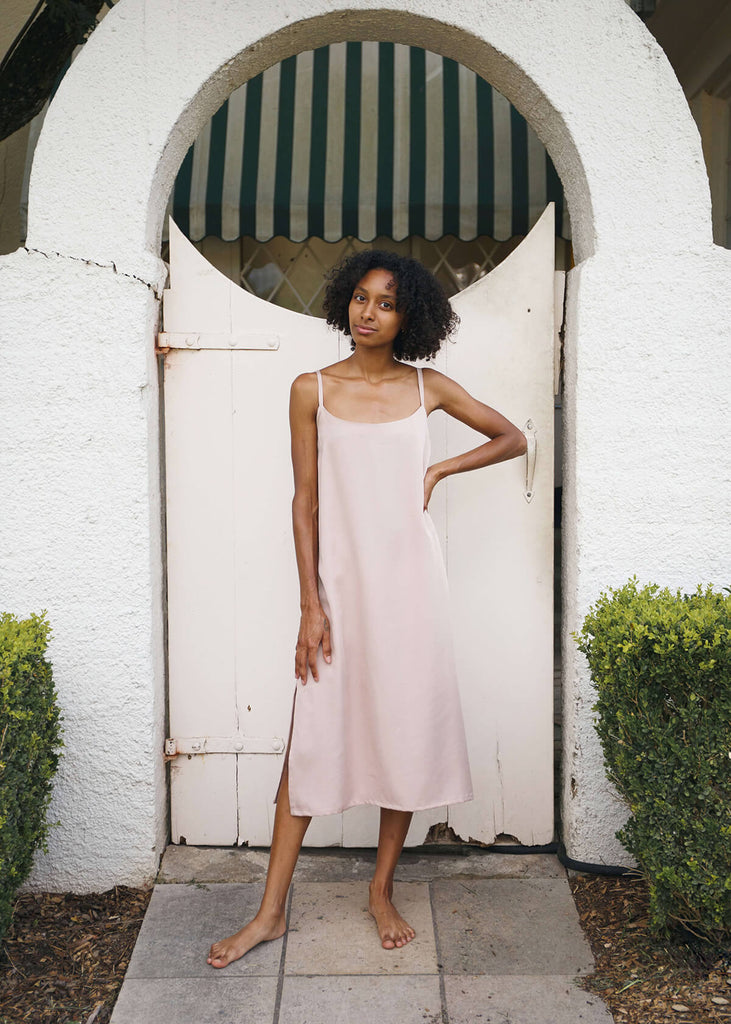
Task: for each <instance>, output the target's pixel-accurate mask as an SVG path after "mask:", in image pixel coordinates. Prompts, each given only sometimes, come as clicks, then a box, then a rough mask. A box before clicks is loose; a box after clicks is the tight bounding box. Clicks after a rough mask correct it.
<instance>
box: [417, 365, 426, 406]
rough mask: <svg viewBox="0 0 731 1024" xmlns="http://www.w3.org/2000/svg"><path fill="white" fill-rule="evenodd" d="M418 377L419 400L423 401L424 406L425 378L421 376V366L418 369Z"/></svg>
mask: <svg viewBox="0 0 731 1024" xmlns="http://www.w3.org/2000/svg"><path fill="white" fill-rule="evenodd" d="M416 376H417V377H418V379H419V400H420V401H421V404H422V405H423V404H424V379H423V377H422V375H421V367H420V366H417V367H416Z"/></svg>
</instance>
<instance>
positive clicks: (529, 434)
mask: <svg viewBox="0 0 731 1024" xmlns="http://www.w3.org/2000/svg"><path fill="white" fill-rule="evenodd" d="M523 433H524V434H525V439H526V441H527V443H528V447H527V448H526V451H525V490H524V491H523V497H524V498H525V500H526V501H528V502H530V500H531V498H532V497H533V477H534V476H535V472H536V455H537V453H538V438H537V431H536V428H535V424H534V423H533V420H528V422H527V423H526V425H525V426H524V427H523Z"/></svg>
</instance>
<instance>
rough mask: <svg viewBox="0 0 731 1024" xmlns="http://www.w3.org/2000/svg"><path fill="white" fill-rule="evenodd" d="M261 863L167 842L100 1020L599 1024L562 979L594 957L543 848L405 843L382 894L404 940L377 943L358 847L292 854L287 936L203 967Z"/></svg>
mask: <svg viewBox="0 0 731 1024" xmlns="http://www.w3.org/2000/svg"><path fill="white" fill-rule="evenodd" d="M266 860H267V856H266V853H262V852H261V851H256V850H253V851H247V850H200V849H199V850H196V849H194V848H191V847H171V848H170V850H169V851H168V852H167V853H166V855H165V858H164V860H163V866H162V869H161V875H160V877H161V880H162V882H161V884H158V885H156V887H155V891H154V893H153V895H152V899H151V901H150V905H149V908H148V911H147V914H146V916H145V921H144V923H143V926H142V929H141V931H140V934H139V938H138V941H137V945H136V946H135V950H134V953H133V956H132V960H131V963H130V965H129V969H128V971H127V975H126V977H125V981H124V985H123V986H122V990H121V992H120V996H119V999H118V1001H117V1005H116V1007H115V1009H114V1013H113V1015H112V1024H148V1022H153V1021H154V1022H155V1024H158V1022H159V1021H166V1020H167V1021H174V1022H175V1024H214V1022H215V1024H367V1022H370V1021H373V1022H378V1024H468V1022H469V1024H472V1022H477V1024H611V1022H612V1017H611V1015H610V1014H609V1011H608V1010H607V1008H606V1007H605V1006H604V1004H603V1003H602V1002H601V1001H600V1000H599V999H597V998H596V997H595V996H594V995H591V994H589V993H587V992H584V991H583V990H582V989H580V988H579V987H578V986H577V984H576V983H575V980H574V979H575V978H576V977H578V976H580V975H581V974H585V973H588V972H590V971H591V970H592V967H593V961H592V956H591V951H590V949H589V946H588V944H587V942H586V940H585V938H584V935H583V932H582V930H581V927H580V925H579V920H578V915H577V913H576V909H575V907H574V903H573V899H572V897H571V893H570V890H569V886H568V881H567V878H566V874H565V871H564V870H563V868H561V866H560V865H559V864H558V862H557V860H556V859H555V858H554V857H551V856H543V855H540V856H509V855H500V854H495V853H484V852H482V851H478V852H474V851H471V852H469V853H467V854H466V855H459V854H447V855H424V854H421V855H419V854H411V853H409V852H406V853H405V854H404V855H403V858H402V861H401V863H400V865H399V868H398V874H397V883H396V891H395V895H394V902H395V903H396V905H397V906H398V908H399V910H400V911H401V912H402V913H403V915H404V917H405V918H406V919H407V920H408V921H409V922H410V923H411V924H412V925H413V927H414V929H415V931H416V938H415V939H414V941H413V942H411V943H409V945H408V946H406V947H404V948H403V949H401V950H384V949H382V948H381V947H380V945H379V943H378V937H377V933H376V930H375V925H374V924H373V921H372V919H371V918H370V916H369V914H368V911H367V884H366V883H367V880H368V878H369V877H370V874H371V872H372V867H373V857H372V855H371V854H370V853H362V852H361V853H354V852H351V851H323V852H310V853H305V854H304V855H303V856H302V857H301V859H300V863H299V865H298V868H297V872H296V874H295V879H294V883H293V886H292V890H291V893H290V899H289V906H288V921H289V930H288V932H287V934H286V935H285V936H284V937H283V938H282V939H279V940H277V941H276V942H271V943H267V944H266V945H263V946H259V947H258V948H257V949H254V950H252V951H251V952H250V953H249V954H248V955H247V956H246V957H244V958H243V959H242V960H239V961H237V962H236V963H234V964H231V965H230V966H229V967H227V968H226V969H225V970H222V971H216V970H214V969H213V968H211V967H209V966H208V965H207V964H206V953H207V950H208V948H209V946H210V944H211V942H212V941H213V940H214V939H217V938H221V937H222V936H224V935H228V934H230V933H231V932H233V931H235V930H236V929H237V928H238V927H240V926H241V924H242V923H244V922H245V921H246V920H248V919H249V918H250V917H251V916H252V914H253V913H254V911H255V909H256V907H257V906H258V903H259V899H260V897H261V893H262V891H263V877H264V873H265V871H266ZM224 878H225V879H226V880H225V881H224V880H223V879H224Z"/></svg>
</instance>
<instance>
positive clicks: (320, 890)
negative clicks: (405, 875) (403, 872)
mask: <svg viewBox="0 0 731 1024" xmlns="http://www.w3.org/2000/svg"><path fill="white" fill-rule="evenodd" d="M394 903H395V905H396V906H397V907H398V910H399V913H400V914H402V916H403V917H404V918H405V919H406V920H407V921H408V922H409V924H410V925H411V926H412V927H413V929H414V931H415V932H416V938H415V939H413V941H411V942H409V943H408V945H406V946H404V947H402V948H401V949H383V947H382V946H381V944H380V942H379V939H378V932H377V931H376V925H375V922H374V921H373V918H372V917H371V916H370V914H369V913H368V888H367V886H366V885H365V884H364V883H363V882H297V883H295V885H294V892H293V896H292V908H291V911H290V919H289V934H288V938H287V958H286V962H285V965H284V970H285V973H286V974H288V975H290V974H309V975H320V974H333V975H336V974H436V973H437V971H438V967H437V954H436V947H435V944H434V929H433V926H432V918H431V907H430V904H429V887H428V886H427V885H426V883H423V882H400V883H396V885H395V887H394Z"/></svg>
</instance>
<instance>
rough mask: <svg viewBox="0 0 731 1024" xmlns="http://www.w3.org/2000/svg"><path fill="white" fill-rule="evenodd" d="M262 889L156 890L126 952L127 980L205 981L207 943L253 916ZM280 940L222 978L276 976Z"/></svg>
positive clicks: (235, 965) (211, 971)
mask: <svg viewBox="0 0 731 1024" xmlns="http://www.w3.org/2000/svg"><path fill="white" fill-rule="evenodd" d="M263 892H264V886H263V884H262V883H260V882H257V883H249V884H240V885H157V886H155V890H154V892H153V894H152V898H151V900H150V904H149V906H148V908H147V913H146V914H145V920H144V921H143V923H142V928H141V929H140V933H139V936H138V937H137V943H136V945H135V948H134V952H133V953H132V959H131V960H130V964H129V968H128V970H127V977H128V978H158V979H159V978H207V977H209V976H210V975H211V974H218V973H219V971H217V970H216V969H215V968H213V967H211V966H210V965H209V964H207V963H206V956H207V954H208V950H209V949H210V946H211V943H212V942H215V941H216V940H217V939H223V938H225V937H226V936H227V935H232V934H233V933H234V932H236V931H238V930H239V928H241V926H242V925H244V924H246V922H247V921H249V920H251V918H252V917H253V916H254V914H255V913H256V911H257V909H258V907H259V901H260V900H261V896H262V893H263ZM281 956H282V940H281V939H276V940H275V941H274V942H265V943H262V944H261V945H260V946H257V947H256V948H255V949H252V950H251V952H250V953H248V954H247V955H246V956H245V957H244V958H243V959H241V960H237V961H236V962H235V963H233V964H230V965H229V966H228V967H227V968H226V976H227V977H231V976H234V977H236V976H241V975H276V974H277V973H278V971H279V962H280V960H281Z"/></svg>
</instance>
